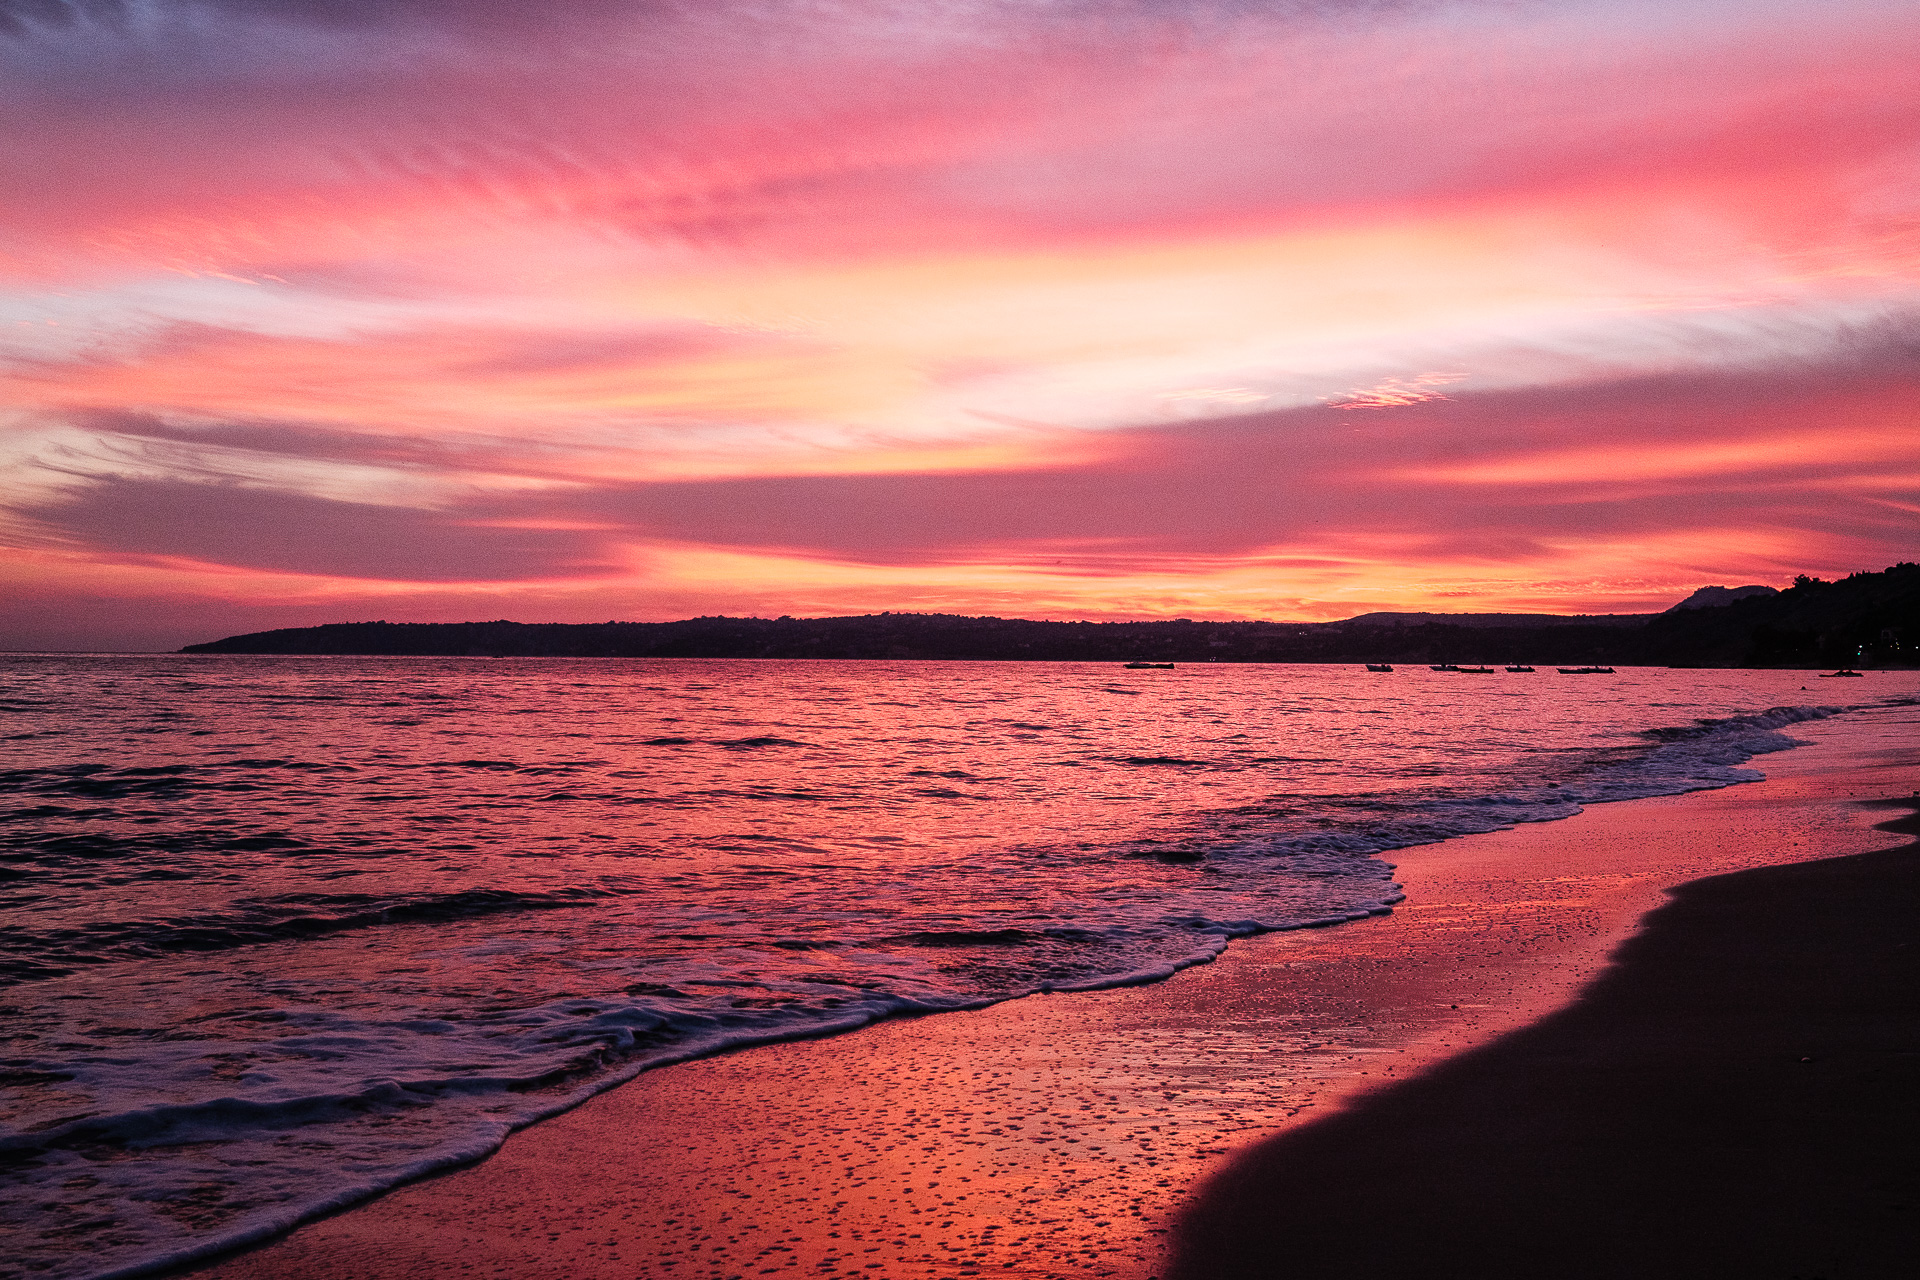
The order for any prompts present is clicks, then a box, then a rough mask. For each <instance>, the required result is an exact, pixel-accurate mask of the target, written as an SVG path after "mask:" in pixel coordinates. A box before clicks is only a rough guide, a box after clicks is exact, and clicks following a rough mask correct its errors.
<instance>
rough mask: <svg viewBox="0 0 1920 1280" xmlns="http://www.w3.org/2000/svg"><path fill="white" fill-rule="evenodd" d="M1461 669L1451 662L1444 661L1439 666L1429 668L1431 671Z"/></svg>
mask: <svg viewBox="0 0 1920 1280" xmlns="http://www.w3.org/2000/svg"><path fill="white" fill-rule="evenodd" d="M1459 669H1460V668H1458V667H1456V666H1454V665H1453V664H1452V663H1451V662H1443V663H1441V664H1440V665H1439V666H1437V667H1428V668H1427V670H1429V671H1458V670H1459Z"/></svg>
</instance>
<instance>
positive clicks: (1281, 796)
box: [0, 654, 1920, 1280]
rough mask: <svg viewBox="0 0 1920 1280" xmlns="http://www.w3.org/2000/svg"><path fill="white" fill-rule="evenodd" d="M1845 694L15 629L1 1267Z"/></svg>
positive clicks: (0, 913) (1592, 796) (143, 1229)
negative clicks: (276, 647) (160, 637)
mask: <svg viewBox="0 0 1920 1280" xmlns="http://www.w3.org/2000/svg"><path fill="white" fill-rule="evenodd" d="M1811 675H1812V673H1809V672H1778V671H1681V670H1665V669H1624V668H1623V669H1621V670H1620V671H1618V672H1617V673H1613V674H1595V675H1581V676H1570V675H1562V674H1559V673H1558V672H1557V671H1555V670H1554V669H1552V668H1542V669H1541V670H1540V671H1538V672H1534V673H1511V674H1510V673H1507V672H1505V671H1496V672H1495V673H1493V674H1489V675H1469V674H1456V673H1452V672H1436V671H1430V670H1428V669H1426V668H1424V667H1423V668H1406V667H1403V668H1401V669H1400V670H1398V671H1395V672H1392V673H1370V672H1367V671H1365V670H1363V669H1361V668H1360V667H1357V666H1354V667H1346V666H1308V665H1239V664H1183V665H1181V666H1179V667H1178V668H1176V669H1173V670H1128V669H1125V668H1123V667H1120V666H1117V665H1112V664H1095V663H990V662H851V661H849V662H837V661H718V660H713V661H707V660H691V659H686V660H682V659H670V660H663V659H634V660H625V659H579V660H572V659H496V658H447V659H438V658H371V657H365V658H362V657H253V656H227V655H217V656H216V655H207V656H198V655H196V656H182V655H170V656H144V655H95V656H88V655H23V654H15V655H0V1275H5V1276H9V1277H13V1276H21V1277H34V1278H36V1280H99V1278H102V1277H109V1276H127V1275H137V1274H141V1273H142V1272H145V1271H148V1270H152V1269H156V1268H160V1267H164V1266H167V1265H174V1264H178V1263H180V1262H183V1261H187V1260H190V1259H193V1258H197V1257H202V1256H206V1255H208V1254H211V1253H213V1252H217V1251H220V1250H223V1249H227V1248H231V1247H233V1246H235V1245H237V1244H241V1243H245V1242H247V1241H250V1240H256V1239H261V1238H264V1237H265V1236H268V1235H270V1234H272V1233H274V1232H276V1231H279V1230H282V1229H284V1228H286V1227H288V1226H290V1225H292V1224H294V1223H296V1222H298V1221H300V1220H302V1219H304V1218H308V1217H312V1216H314V1215H316V1214H319V1213H322V1212H325V1211H327V1210H329V1209H333V1208H337V1207H339V1206H342V1205H345V1204H349V1203H352V1202H353V1201H355V1200H358V1199H362V1198H365V1197H367V1196H369V1195H372V1194H374V1193H377V1192H379V1191H381V1190H383V1189H385V1188H388V1187H392V1186H394V1185H396V1184H398V1183H400V1182H403V1181H406V1180H408V1179H411V1178H415V1177H418V1176H421V1175H422V1174H425V1173H427V1172H430V1171H433V1170H436V1169H441V1168H446V1167H449V1166H452V1165H456V1164H460V1163H464V1162H469V1161H472V1160H475V1159H477V1158H479V1157H482V1156H484V1155H485V1154H487V1153H488V1152H490V1151H492V1150H493V1149H494V1148H496V1147H497V1146H498V1145H499V1144H500V1143H501V1142H502V1141H503V1140H504V1139H505V1138H506V1136H507V1135H508V1134H510V1133H511V1132H513V1131H514V1130H515V1129H517V1128H520V1127H523V1126H526V1125H529V1124H533V1123H535V1122H537V1121H539V1120H541V1119H542V1118H544V1117H547V1116H551V1115H553V1114H555V1113H557V1112H559V1111H561V1110H564V1109H566V1108H568V1107H570V1106H573V1105H575V1104H576V1103H578V1102H580V1101H581V1100H583V1099H584V1098H586V1097H589V1096H591V1095H592V1094H594V1093H596V1092H599V1091H601V1090H604V1089H607V1088H609V1087H611V1086H613V1085H616V1084H618V1083H619V1082H621V1081H623V1080H626V1079H629V1078H631V1077H632V1076H633V1075H635V1074H636V1073H638V1072H640V1071H643V1070H649V1069H658V1068H663V1067H669V1066H670V1064H672V1063H675V1062H680V1061H684V1060H686V1059H688V1058H691V1057H696V1056H699V1055H704V1054H710V1053H713V1052H716V1051H718V1050H722V1049H726V1048H730V1047H737V1046H744V1045H751V1044H756V1043H763V1042H768V1041H776V1040H788V1039H796V1038H802V1037H812V1036H819V1035H823V1034H830V1033H836V1032H851V1031H854V1030H856V1029H857V1028H859V1027H862V1026H865V1025H867V1024H869V1023H872V1022H874V1021H876V1020H879V1019H884V1018H889V1017H895V1016H899V1015H903V1014H927V1013H938V1012H941V1011H946V1010H957V1009H969V1008H977V1007H979V1006H982V1005H985V1004H989V1003H992V1002H995V1001H1000V1000H1010V999H1017V998H1019V997H1021V996H1025V995H1029V994H1032V993H1035V992H1073V991H1080V990H1089V989H1094V988H1100V987H1110V986H1116V985H1124V984H1129V983H1140V982H1150V981H1157V980H1161V979H1167V978H1169V977H1172V976H1173V975H1175V974H1177V972H1178V971H1179V970H1181V969H1183V968H1185V967H1187V966H1190V965H1195V964H1200V963H1204V962H1206V961H1207V960H1210V959H1212V958H1213V957H1215V956H1217V955H1218V954H1219V953H1220V952H1221V950H1222V949H1223V948H1225V947H1227V946H1228V945H1229V943H1230V942H1231V940H1232V939H1234V938H1236V937H1242V936H1245V935H1249V934H1255V933H1260V932H1264V931H1270V930H1281V929H1299V928H1311V927H1326V926H1334V927H1337V926H1338V925H1340V924H1342V923H1344V922H1348V921H1353V920H1358V919H1363V918H1365V917H1367V916H1370V915H1377V914H1381V913H1385V912H1389V911H1391V910H1393V907H1394V904H1396V903H1398V902H1400V901H1401V899H1402V890H1401V886H1400V885H1399V884H1398V883H1397V882H1396V881H1395V879H1394V864H1393V861H1392V853H1393V851H1394V850H1395V849H1400V848H1405V847H1408V846H1411V845H1419V844H1431V843H1434V842H1438V841H1445V840H1448V839H1450V838H1453V837H1456V836H1461V835H1465V834H1469V833H1475V832H1485V831H1492V830H1496V829H1499V828H1503V827H1508V826H1511V825H1513V824H1516V823H1522V822H1546V821H1552V820H1555V819H1560V818H1566V817H1569V816H1571V815H1573V814H1576V813H1578V812H1579V811H1580V809H1581V807H1582V806H1583V805H1588V804H1593V803H1597V802H1605V801H1618V800H1628V799H1632V798H1635V797H1643V796H1653V795H1665V794H1671V793H1675V792H1681V791H1688V790H1694V789H1699V788H1706V787H1723V786H1728V785H1732V784H1736V783H1740V782H1745V781H1750V780H1753V779H1756V778H1757V777H1759V776H1760V775H1759V774H1758V773H1757V772H1755V771H1754V770H1753V769H1752V768H1750V767H1748V766H1749V762H1750V761H1751V760H1752V758H1753V757H1755V756H1758V755H1762V754H1764V753H1767V752H1773V751H1780V750H1784V749H1787V748H1790V747H1792V746H1793V745H1794V739H1793V737H1792V731H1793V727H1794V726H1795V725H1796V724H1798V723H1802V722H1805V721H1808V720H1813V719H1819V718H1823V717H1827V716H1832V715H1838V714H1845V712H1846V710H1847V706H1848V704H1849V703H1853V704H1871V703H1873V702H1876V701H1880V700H1884V699H1888V698H1896V699H1905V698H1910V697H1911V696H1912V695H1913V694H1914V693H1915V692H1916V690H1920V673H1912V672H1909V673H1900V674H1898V675H1882V674H1876V675H1875V676H1872V677H1869V678H1867V679H1864V680H1859V681H1854V680H1833V681H1819V680H1815V679H1812V678H1811ZM1807 686H1814V687H1813V688H1812V689H1809V688H1808V687H1807ZM1545 871H1550V868H1543V872H1545ZM1175 980H1177V979H1175Z"/></svg>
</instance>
